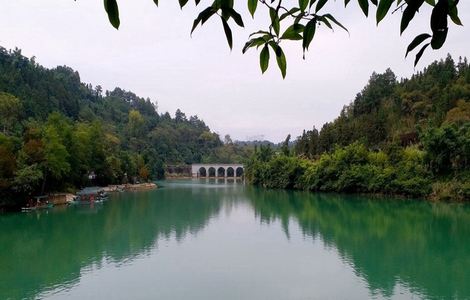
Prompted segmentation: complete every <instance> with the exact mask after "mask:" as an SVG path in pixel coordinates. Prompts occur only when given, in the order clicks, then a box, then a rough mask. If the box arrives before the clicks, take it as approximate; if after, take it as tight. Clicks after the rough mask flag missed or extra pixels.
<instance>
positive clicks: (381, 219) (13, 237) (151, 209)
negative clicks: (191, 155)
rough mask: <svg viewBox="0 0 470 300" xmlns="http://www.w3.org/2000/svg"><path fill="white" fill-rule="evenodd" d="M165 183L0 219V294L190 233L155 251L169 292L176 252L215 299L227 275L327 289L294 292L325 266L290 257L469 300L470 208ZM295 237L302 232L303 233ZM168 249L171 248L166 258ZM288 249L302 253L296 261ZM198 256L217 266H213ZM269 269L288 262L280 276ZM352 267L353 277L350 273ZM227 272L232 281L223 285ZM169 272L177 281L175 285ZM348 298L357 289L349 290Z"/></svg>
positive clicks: (249, 288) (52, 283)
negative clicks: (91, 203) (96, 202)
mask: <svg viewBox="0 0 470 300" xmlns="http://www.w3.org/2000/svg"><path fill="white" fill-rule="evenodd" d="M163 185H164V187H163V188H162V189H159V190H157V191H149V192H141V193H122V194H117V195H115V196H113V198H112V200H111V201H108V202H105V203H104V204H101V205H95V206H94V207H89V206H76V207H62V208H58V209H54V210H51V211H42V212H38V213H27V214H25V213H23V214H22V213H19V214H8V215H0V228H1V229H2V230H1V231H0V299H9V298H11V299H22V298H35V297H42V296H43V295H46V296H47V295H51V293H56V292H60V291H63V290H64V289H73V288H74V287H75V286H77V285H79V284H80V282H81V281H82V280H83V276H84V274H87V273H90V274H91V273H93V272H95V271H96V270H97V269H100V268H103V269H105V267H103V266H104V265H107V264H115V265H118V266H121V265H126V264H133V263H134V262H135V261H136V260H137V259H140V258H142V259H144V260H145V259H148V261H151V259H152V258H155V256H159V255H160V257H161V253H160V252H159V251H157V250H161V249H164V247H162V246H161V245H164V244H165V245H167V243H165V242H166V241H168V240H172V241H175V243H180V244H184V242H186V241H189V242H188V244H189V243H192V246H193V248H191V247H188V248H183V247H181V248H180V249H176V248H169V251H166V255H167V256H164V257H163V260H165V259H170V260H168V261H165V262H166V263H165V267H163V266H162V263H163V262H162V261H159V263H160V264H158V263H155V261H154V264H153V265H151V266H152V267H151V268H150V270H149V271H148V272H149V273H148V274H147V275H148V277H149V276H157V275H158V276H160V277H159V278H160V279H161V280H163V279H162V278H167V279H168V282H170V284H173V285H174V288H176V287H178V286H180V284H183V282H185V281H181V283H180V282H179V281H177V280H183V279H182V277H184V278H188V276H182V275H183V274H181V271H182V270H187V269H185V268H183V267H182V266H180V267H181V269H178V268H173V266H172V265H171V262H172V261H173V260H172V259H174V260H175V261H178V260H183V259H184V261H185V265H184V267H187V268H188V269H190V270H191V268H194V269H197V271H198V272H199V273H200V274H199V275H200V278H199V279H200V281H197V280H196V279H194V278H190V277H191V276H192V274H190V275H189V279H188V280H190V281H188V282H189V284H188V282H186V284H188V285H190V284H191V283H194V286H191V288H193V289H197V288H199V289H201V290H204V291H203V292H207V291H209V290H210V289H209V288H208V287H212V288H213V289H214V290H216V289H215V288H214V286H217V285H211V284H212V283H213V282H219V283H220V284H221V286H220V290H217V292H220V293H221V294H222V295H223V292H224V290H226V289H227V288H228V287H227V285H228V284H229V283H230V284H232V285H231V287H232V288H233V290H237V291H239V292H240V295H242V294H243V295H255V294H256V293H258V294H257V295H258V296H262V295H267V294H268V290H267V289H269V291H271V292H273V293H274V295H281V294H279V290H276V287H278V288H280V289H282V291H285V290H286V289H287V288H286V287H296V288H297V289H298V290H297V291H290V292H291V293H294V292H298V295H302V296H305V298H308V297H310V298H315V297H314V296H315V295H317V296H318V295H320V294H319V293H320V292H322V293H323V294H322V295H329V294H333V293H332V292H333V291H332V289H334V288H335V285H336V284H338V283H337V281H335V280H333V279H330V280H328V279H326V280H325V282H331V285H332V286H326V285H323V286H322V288H323V290H321V291H319V290H317V291H316V292H317V294H314V295H312V294H311V291H310V290H307V289H305V290H302V288H304V287H306V285H305V284H304V282H303V281H302V282H300V283H299V282H295V280H298V279H299V277H298V276H297V275H298V274H294V273H295V272H300V271H301V270H300V269H302V272H304V273H302V274H305V275H304V278H308V279H306V280H307V282H308V280H310V281H313V280H314V279H315V278H316V280H318V278H319V276H320V277H321V276H323V275H322V274H321V272H322V270H317V269H315V268H310V267H308V268H307V267H306V268H302V267H300V266H299V265H297V262H298V261H302V260H303V261H304V262H305V264H304V265H308V266H310V265H313V266H324V267H325V268H328V267H331V266H330V265H329V264H328V263H330V262H331V261H329V262H324V263H317V261H318V260H321V259H325V258H328V259H334V260H335V262H338V264H343V265H348V266H351V268H346V269H345V270H343V271H342V272H344V273H341V274H342V275H343V277H344V278H345V279H351V278H352V277H354V276H355V275H357V276H359V278H362V281H359V282H356V281H354V280H350V281H349V282H355V284H356V285H361V288H363V286H364V287H365V288H363V290H365V291H366V292H367V289H368V291H369V296H370V297H377V298H393V297H396V296H397V294H399V293H400V291H403V290H405V291H407V292H408V294H407V295H410V293H411V295H413V296H415V297H418V298H430V299H468V298H470V285H469V284H468V282H470V239H469V238H468V237H470V207H469V206H463V205H448V204H431V203H425V202H416V201H400V200H395V201H389V200H383V199H382V200H380V199H372V198H370V197H359V196H342V195H331V194H328V195H322V194H312V193H302V192H286V191H272V190H263V189H257V188H253V187H249V186H244V185H243V184H240V183H237V182H228V181H224V180H222V181H220V180H216V179H213V180H203V181H201V182H199V181H186V182H177V183H171V182H166V183H164V184H163ZM231 217H232V218H231ZM234 217H237V218H238V219H237V218H234ZM234 220H236V222H234ZM260 223H261V225H260ZM279 224H281V226H280V227H279ZM219 228H220V230H218V229H219ZM280 228H282V230H283V232H284V233H282V231H281V230H280ZM208 231H210V234H208V235H206V236H205V237H204V238H201V236H200V234H202V233H206V232H208ZM302 235H303V236H304V237H305V240H302V239H300V241H299V236H300V237H301V236H302ZM198 238H199V239H198ZM291 239H292V240H291ZM294 240H295V243H293V241H294ZM258 241H261V242H260V243H258ZM223 243H225V245H224V246H221V244H223ZM196 244H197V246H198V247H199V248H198V247H195V245H196ZM294 244H295V246H294ZM313 245H323V246H324V249H322V248H321V246H320V247H310V246H313ZM159 247H160V248H159ZM296 247H297V248H296ZM273 248H276V249H273ZM314 248H315V249H314ZM188 249H193V250H194V249H196V250H197V251H196V252H194V253H193V252H189V250H188ZM313 250H315V251H317V252H315V255H311V253H312V252H311V251H313ZM172 251H173V252H175V253H178V254H175V256H171V255H168V253H169V252H172ZM185 251H188V252H185ZM198 251H199V252H198ZM318 251H323V252H324V253H322V252H318ZM295 253H297V255H299V257H295V258H293V257H294V256H295V255H296V254H295ZM203 254H207V255H203ZM263 258H265V259H266V260H263ZM197 259H199V260H200V261H199V262H198V261H197ZM204 259H205V260H206V261H205V263H203V262H204ZM230 259H231V260H230ZM145 262H146V263H147V260H146V261H145ZM261 262H263V263H264V264H263V263H261ZM312 262H313V263H312ZM307 263H310V264H307ZM204 264H211V266H212V267H213V268H220V269H217V270H218V273H212V270H210V267H207V269H204V267H205V265H204ZM235 264H239V266H238V267H237V266H235ZM269 264H272V266H270V265H269ZM221 266H224V268H222V267H221ZM270 267H272V268H270ZM227 268H228V269H227ZM277 268H279V269H277ZM269 270H286V274H280V273H279V274H278V273H275V272H272V271H269ZM287 270H289V271H287ZM350 270H352V271H353V273H354V274H349V273H347V272H350ZM201 274H205V275H204V276H206V277H204V276H203V275H201ZM299 274H300V273H299ZM184 275H187V274H184ZM126 276H128V277H133V276H140V274H137V273H129V274H126ZM172 276H173V277H172ZM212 276H213V277H212ZM223 276H226V277H225V278H229V279H230V280H228V281H223V280H222V279H221V277H223ZM250 276H252V277H251V278H257V279H258V281H257V283H258V285H256V284H251V283H250V281H249V280H248V281H247V284H246V285H245V286H243V285H242V287H245V290H243V291H242V290H241V289H240V288H239V286H236V285H235V284H236V283H237V282H240V281H241V282H244V281H243V279H246V278H250ZM296 276H297V277H296ZM128 277H125V278H128ZM172 278H177V280H175V282H171V280H172ZM217 280H219V281H217ZM201 282H202V283H205V284H208V285H206V286H205V288H204V286H201V285H200V284H199V285H198V283H201ZM146 283H147V282H146ZM165 283H167V281H165ZM280 283H282V284H283V285H284V287H282V286H280V285H279V284H280ZM170 284H169V285H170ZM224 284H225V286H224ZM313 284H314V283H313V282H312V283H311V285H313ZM258 287H259V289H258ZM299 287H300V289H299ZM145 288H147V289H149V290H150V289H152V287H151V286H149V285H145ZM171 288H173V287H169V288H168V289H167V290H164V291H163V289H162V287H161V286H160V287H159V289H160V290H161V291H162V292H168V293H169V294H167V295H173V296H174V294H175V293H176V292H177V291H176V290H171ZM316 288H318V287H316ZM354 288H356V286H354ZM117 290H118V289H117ZM155 290H156V289H155ZM155 290H154V291H155ZM48 291H53V292H51V293H48ZM347 291H348V292H350V290H349V289H348V290H347ZM193 292H194V294H196V292H199V294H200V295H202V296H201V297H199V298H200V299H208V298H210V297H207V294H204V293H203V292H201V291H200V290H199V291H197V290H193ZM130 293H131V295H132V294H133V292H130ZM276 293H277V294H276ZM302 293H305V294H302ZM194 294H192V295H194ZM232 296H234V297H235V296H236V295H232ZM354 297H356V298H364V295H363V294H354V295H352V294H351V298H354ZM174 298H176V297H174ZM194 298H197V297H194ZM232 298H233V297H232ZM235 298H236V297H235ZM245 298H246V297H245ZM310 298H308V299H310Z"/></svg>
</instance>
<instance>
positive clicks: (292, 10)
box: [279, 7, 300, 21]
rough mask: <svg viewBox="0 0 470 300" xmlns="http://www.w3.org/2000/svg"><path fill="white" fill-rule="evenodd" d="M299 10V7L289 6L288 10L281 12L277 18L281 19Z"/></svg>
mask: <svg viewBox="0 0 470 300" xmlns="http://www.w3.org/2000/svg"><path fill="white" fill-rule="evenodd" d="M298 11H300V8H298V7H294V8H291V9H290V10H289V11H288V12H285V13H283V14H282V15H281V16H280V17H279V20H280V21H282V20H284V19H285V18H286V17H288V16H290V15H292V14H295V13H296V12H298Z"/></svg>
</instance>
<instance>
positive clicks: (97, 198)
mask: <svg viewBox="0 0 470 300" xmlns="http://www.w3.org/2000/svg"><path fill="white" fill-rule="evenodd" d="M106 200H108V193H106V192H105V191H104V190H103V189H102V188H97V187H87V188H84V189H82V190H81V191H80V192H78V193H77V196H76V197H75V199H74V200H73V201H72V202H71V203H72V204H91V203H102V202H104V201H106Z"/></svg>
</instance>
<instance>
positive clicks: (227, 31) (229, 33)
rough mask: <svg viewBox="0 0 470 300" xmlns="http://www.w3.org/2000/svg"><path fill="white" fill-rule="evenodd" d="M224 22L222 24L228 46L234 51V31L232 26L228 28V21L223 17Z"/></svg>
mask: <svg viewBox="0 0 470 300" xmlns="http://www.w3.org/2000/svg"><path fill="white" fill-rule="evenodd" d="M220 19H221V20H222V24H223V26H224V32H225V37H226V38H227V43H228V46H229V47H230V50H232V46H233V40H232V30H231V29H230V26H228V23H227V21H225V19H224V18H223V17H220Z"/></svg>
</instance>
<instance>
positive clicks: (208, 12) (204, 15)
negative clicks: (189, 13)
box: [191, 6, 215, 34]
mask: <svg viewBox="0 0 470 300" xmlns="http://www.w3.org/2000/svg"><path fill="white" fill-rule="evenodd" d="M214 13H215V11H214V9H213V8H212V7H211V6H209V7H207V8H206V9H204V10H203V11H201V13H200V14H199V15H198V16H197V18H196V19H195V20H194V22H193V27H192V28H191V34H193V31H194V29H196V27H197V25H199V23H202V24H204V23H205V22H206V21H207V20H208V19H209V18H210V17H211V16H212V15H213V14H214Z"/></svg>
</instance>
